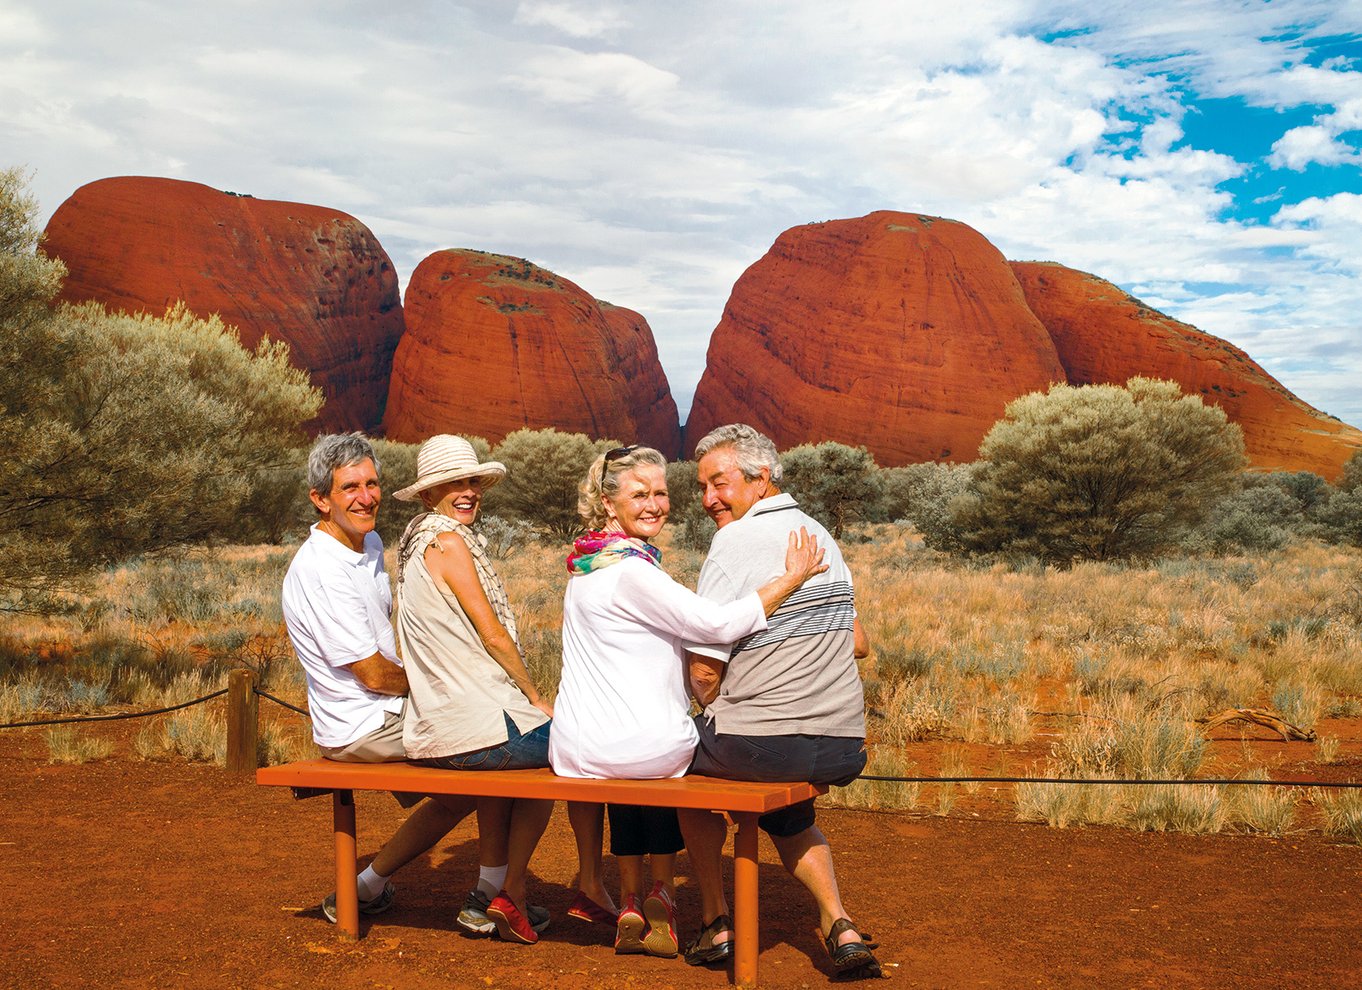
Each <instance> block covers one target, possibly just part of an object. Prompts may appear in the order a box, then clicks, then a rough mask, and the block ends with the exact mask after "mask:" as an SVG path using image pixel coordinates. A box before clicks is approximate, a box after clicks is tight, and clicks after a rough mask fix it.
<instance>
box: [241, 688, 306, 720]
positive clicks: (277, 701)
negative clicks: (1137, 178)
mask: <svg viewBox="0 0 1362 990" xmlns="http://www.w3.org/2000/svg"><path fill="white" fill-rule="evenodd" d="M255 693H256V694H258V695H260V697H262V698H265V699H267V700H269V701H273V702H274V703H275V704H276V705H279V706H280V707H282V708H287V709H288V710H289V711H291V712H297V713H298V714H299V715H306V716H307V717H308V718H311V717H312V713H311V712H310V711H308V710H307V709H306V708H299V707H298V706H297V705H290V704H289V703H288V702H287V701H285V700H284V699H283V698H276V697H275V696H274V695H272V694H270V693H269V692H268V691H262V690H260V689H259V688H256V689H255Z"/></svg>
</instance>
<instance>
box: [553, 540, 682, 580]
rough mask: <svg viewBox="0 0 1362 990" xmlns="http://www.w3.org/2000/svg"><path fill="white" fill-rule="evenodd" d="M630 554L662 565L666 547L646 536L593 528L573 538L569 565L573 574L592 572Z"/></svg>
mask: <svg viewBox="0 0 1362 990" xmlns="http://www.w3.org/2000/svg"><path fill="white" fill-rule="evenodd" d="M630 557H641V558H642V559H644V560H646V561H648V563H650V564H652V565H653V566H654V567H661V566H662V551H661V550H659V549H658V548H657V547H655V546H653V545H652V544H651V543H648V542H646V541H645V540H640V539H638V538H637V537H632V536H625V535H624V534H623V533H599V532H595V531H592V532H589V533H587V534H586V535H585V536H579V537H577V539H575V540H573V541H572V553H570V554H568V559H567V569H568V573H569V574H571V575H572V576H573V577H576V576H577V575H579V574H590V573H591V572H592V571H599V570H600V569H601V568H602V567H609V566H610V565H611V564H618V563H619V562H620V561H621V560H628V559H629V558H630Z"/></svg>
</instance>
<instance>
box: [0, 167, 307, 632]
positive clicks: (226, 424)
mask: <svg viewBox="0 0 1362 990" xmlns="http://www.w3.org/2000/svg"><path fill="white" fill-rule="evenodd" d="M5 175H6V176H8V177H9V179H8V180H7V181H5V182H0V201H3V203H2V205H0V223H3V224H4V225H5V226H6V228H7V229H6V230H5V231H4V232H2V233H0V245H3V246H4V248H3V250H2V251H0V256H2V257H3V262H0V285H2V286H3V288H0V296H2V297H3V298H0V353H3V360H0V442H3V443H4V446H5V449H6V450H7V451H9V456H7V457H6V458H5V459H4V461H3V462H0V484H2V485H3V487H4V490H5V492H6V496H7V497H6V498H5V500H4V505H3V507H0V562H2V563H0V593H3V594H4V595H5V597H6V599H7V600H8V601H9V603H10V607H20V606H21V605H22V603H23V602H28V603H30V606H29V607H41V606H43V605H45V604H46V602H45V598H46V597H48V595H49V593H50V591H51V589H52V588H53V587H54V586H60V585H61V584H63V583H68V584H69V583H70V582H72V581H75V580H77V579H79V578H80V577H81V576H83V575H86V574H88V573H89V572H90V571H92V570H94V569H98V568H101V567H106V566H109V565H111V564H115V563H118V562H119V561H123V560H127V559H129V558H130V557H133V556H136V555H139V554H146V553H153V552H157V551H161V550H165V549H167V548H171V547H178V546H185V545H192V544H198V543H205V542H213V541H222V540H225V539H229V538H232V537H233V536H235V535H236V534H237V533H238V532H239V531H240V530H241V523H240V518H241V511H242V508H243V506H244V505H246V504H247V502H248V500H249V499H250V497H251V495H252V493H253V492H254V491H255V490H256V489H257V488H258V487H259V486H260V485H261V484H263V483H264V481H265V480H266V478H267V475H268V472H270V471H271V470H273V469H275V468H278V467H280V466H282V465H284V464H286V463H287V462H288V456H289V452H290V451H291V449H292V448H293V447H294V446H296V445H297V443H298V441H299V438H300V436H301V434H300V432H299V427H300V425H301V424H302V423H303V422H304V421H305V420H307V419H310V418H311V417H312V416H313V415H315V413H316V412H317V410H318V408H319V407H320V405H321V393H320V392H319V391H318V390H316V389H314V388H312V387H311V386H310V385H309V384H308V380H307V376H306V374H305V373H304V372H301V371H299V370H297V369H296V368H293V367H292V366H291V365H290V364H289V361H288V348H287V346H286V345H284V344H282V343H277V342H271V341H268V340H266V341H262V342H261V344H260V345H259V346H258V347H257V348H256V349H255V350H254V351H253V352H252V351H247V350H245V349H244V348H243V347H242V346H241V344H240V342H239V341H238V339H237V334H236V331H235V330H234V329H232V328H230V327H227V326H225V325H224V324H223V323H222V321H221V320H219V319H218V318H216V317H212V318H210V319H199V318H197V317H195V316H193V315H191V314H190V313H189V312H188V310H187V309H186V308H185V307H184V306H183V305H176V306H174V307H172V308H171V309H170V310H168V311H167V312H166V314H165V316H164V317H153V316H148V315H145V314H141V315H127V314H122V313H110V312H107V311H105V309H104V308H103V307H102V306H99V305H97V304H93V303H86V304H82V305H60V306H57V307H56V308H53V309H47V308H45V307H44V306H40V305H39V303H45V302H46V301H47V299H50V298H51V295H52V291H53V289H54V287H55V286H54V272H56V271H57V270H56V269H53V268H52V267H51V266H50V265H45V264H44V263H43V262H42V261H41V260H35V259H36V258H37V256H36V255H35V254H34V249H35V247H36V243H37V235H36V233H34V231H33V226H32V216H33V209H32V204H31V203H26V201H24V200H23V198H22V196H18V195H17V193H16V189H15V186H14V182H13V173H5ZM16 225H17V229H16Z"/></svg>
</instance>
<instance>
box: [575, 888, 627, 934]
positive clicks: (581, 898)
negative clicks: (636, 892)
mask: <svg viewBox="0 0 1362 990" xmlns="http://www.w3.org/2000/svg"><path fill="white" fill-rule="evenodd" d="M567 913H568V917H571V918H579V919H581V920H582V921H589V922H591V923H593V924H597V925H615V924H618V923H619V920H620V916H619V912H618V911H612V910H610V909H609V908H603V907H601V906H600V905H599V904H597V903H596V902H595V901H593V900H592V899H591V898H590V897H587V896H586V894H584V893H582V892H581V891H580V890H579V891H577V896H576V897H574V898H573V899H572V906H571V907H569V908H568V909H567Z"/></svg>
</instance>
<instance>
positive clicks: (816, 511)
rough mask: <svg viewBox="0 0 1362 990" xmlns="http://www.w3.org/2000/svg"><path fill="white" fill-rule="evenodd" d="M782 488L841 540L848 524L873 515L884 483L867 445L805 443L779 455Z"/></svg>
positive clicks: (830, 442)
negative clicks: (865, 446)
mask: <svg viewBox="0 0 1362 990" xmlns="http://www.w3.org/2000/svg"><path fill="white" fill-rule="evenodd" d="M780 464H781V467H782V468H783V469H784V478H783V480H782V482H781V488H782V490H784V491H788V492H789V493H790V494H791V495H793V496H794V497H795V499H796V500H797V501H798V502H799V507H800V508H801V509H803V510H804V511H805V512H807V513H808V514H809V515H811V516H813V517H814V518H815V519H817V520H818V521H819V522H821V523H822V524H823V525H824V526H826V527H827V528H828V529H829V530H831V532H832V535H833V537H835V538H837V539H841V537H842V533H843V531H844V530H845V529H846V526H847V523H849V522H851V521H852V520H869V519H872V518H874V516H875V514H876V512H877V511H878V508H879V502H880V494H881V485H880V480H879V472H878V470H877V469H876V467H875V460H874V458H872V457H871V456H870V452H869V451H868V450H866V449H865V448H864V447H848V446H847V445H846V444H841V443H833V442H832V441H828V442H826V443H819V444H803V445H801V446H798V447H793V448H791V449H790V450H787V451H785V453H784V454H782V455H781V457H780Z"/></svg>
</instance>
